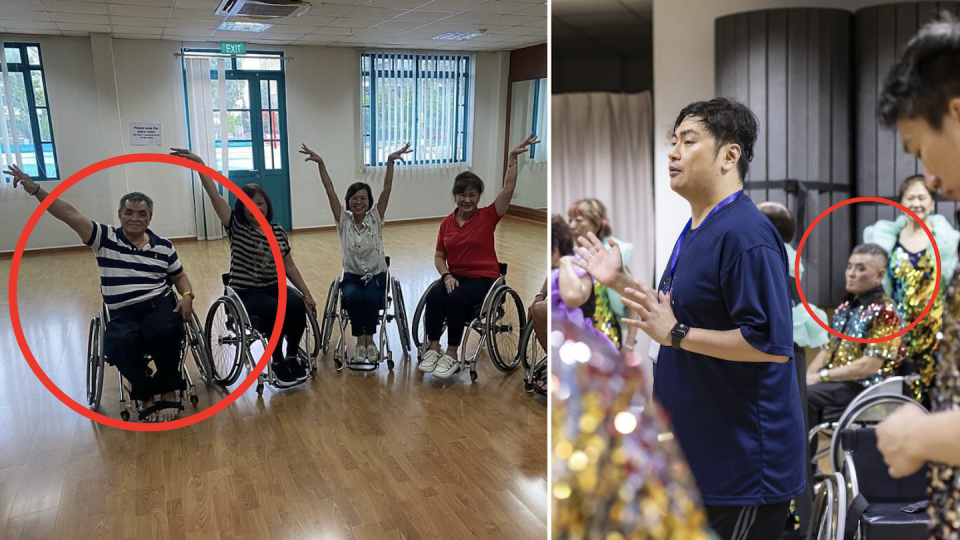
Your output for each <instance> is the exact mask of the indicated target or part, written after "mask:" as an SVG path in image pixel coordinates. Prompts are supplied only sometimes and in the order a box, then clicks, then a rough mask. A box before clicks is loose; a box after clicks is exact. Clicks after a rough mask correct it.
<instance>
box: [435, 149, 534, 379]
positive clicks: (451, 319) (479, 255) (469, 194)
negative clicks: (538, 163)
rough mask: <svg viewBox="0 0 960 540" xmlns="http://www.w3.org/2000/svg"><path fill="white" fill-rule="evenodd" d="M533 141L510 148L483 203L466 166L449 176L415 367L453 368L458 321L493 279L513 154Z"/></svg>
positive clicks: (478, 183)
mask: <svg viewBox="0 0 960 540" xmlns="http://www.w3.org/2000/svg"><path fill="white" fill-rule="evenodd" d="M538 142H540V141H538V140H537V138H536V137H534V136H532V135H531V136H530V137H528V138H527V139H526V140H525V141H523V142H522V143H520V145H519V146H517V147H516V148H514V149H513V150H511V151H510V157H509V159H508V160H507V171H506V173H505V174H504V177H503V189H501V190H500V193H499V194H497V198H496V199H495V200H494V201H493V204H491V205H489V206H485V207H483V208H479V207H478V206H477V205H478V204H479V203H480V196H481V195H482V194H483V180H481V179H480V177H479V176H477V175H476V174H474V173H472V172H469V171H466V172H462V173H460V174H458V175H457V178H456V180H454V182H453V197H454V200H455V201H456V203H457V207H456V208H455V209H454V211H453V212H452V213H451V214H450V215H448V216H447V217H445V218H444V219H443V222H441V223H440V232H439V234H438V235H437V253H436V255H435V256H434V263H435V264H436V266H437V271H438V272H440V278H441V279H442V280H443V284H444V286H443V287H434V288H433V289H431V290H430V293H429V294H428V295H427V305H426V314H425V317H424V326H425V327H426V332H427V339H428V340H429V345H428V350H427V352H425V353H424V354H423V359H422V360H421V362H420V365H419V366H418V368H419V369H420V371H423V372H425V373H433V374H434V375H436V376H437V377H440V378H441V379H449V378H450V377H452V376H453V374H454V373H456V372H457V368H458V366H459V361H458V354H459V353H458V350H459V349H460V341H461V340H462V339H463V329H464V326H465V325H466V324H467V323H469V322H470V320H471V319H473V314H474V311H475V309H476V307H477V306H478V305H480V304H481V303H483V299H484V297H485V296H486V295H487V292H488V291H489V290H490V287H491V286H492V285H493V282H494V281H496V280H497V278H498V277H500V264H499V261H498V260H497V251H496V248H495V247H494V237H493V233H494V231H495V230H496V229H497V223H499V222H500V218H501V217H503V215H504V214H506V213H507V209H508V208H509V207H510V200H511V199H512V198H513V192H514V190H515V189H516V187H517V159H518V157H519V156H520V154H523V153H525V152H526V151H527V150H528V147H529V146H530V145H533V144H537V143H538ZM444 321H446V323H447V350H446V352H443V353H442V352H441V349H440V335H441V334H442V333H443V323H444Z"/></svg>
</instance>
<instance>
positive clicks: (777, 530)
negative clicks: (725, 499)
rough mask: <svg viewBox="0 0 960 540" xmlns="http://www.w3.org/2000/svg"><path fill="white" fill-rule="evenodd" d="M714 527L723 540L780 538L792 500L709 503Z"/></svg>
mask: <svg viewBox="0 0 960 540" xmlns="http://www.w3.org/2000/svg"><path fill="white" fill-rule="evenodd" d="M705 508H706V510H707V520H708V521H709V522H710V528H711V529H713V530H714V532H716V533H717V535H718V536H719V537H720V538H721V539H723V540H777V539H778V538H780V536H781V535H782V534H783V524H784V523H785V522H786V520H787V514H788V513H789V512H790V503H789V502H782V503H777V504H761V505H759V506H706V507H705Z"/></svg>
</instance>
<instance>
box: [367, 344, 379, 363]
mask: <svg viewBox="0 0 960 540" xmlns="http://www.w3.org/2000/svg"><path fill="white" fill-rule="evenodd" d="M379 357H380V350H379V349H378V348H377V346H376V345H367V360H369V361H371V362H376V361H377V359H378V358H379Z"/></svg>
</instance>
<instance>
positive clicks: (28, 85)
mask: <svg viewBox="0 0 960 540" xmlns="http://www.w3.org/2000/svg"><path fill="white" fill-rule="evenodd" d="M30 47H36V49H37V65H36V66H34V65H32V64H30V58H29V54H28V52H27V50H28V49H29V48H30ZM2 49H3V50H2V51H0V54H3V55H4V56H6V54H7V49H17V50H19V51H20V62H13V63H11V62H7V72H9V73H14V72H16V73H24V79H23V86H24V93H25V94H26V98H27V112H28V113H29V118H30V133H31V135H33V141H34V148H33V151H34V156H35V158H36V160H37V175H36V176H31V177H30V178H31V179H32V180H34V181H36V182H52V181H58V180H60V160H59V159H57V143H56V136H55V135H54V129H53V113H52V110H51V107H50V90H49V87H48V86H47V74H46V72H45V70H44V67H43V51H42V50H41V47H40V44H39V43H27V42H21V41H16V42H14V41H7V42H4V43H3V46H2ZM34 71H39V72H40V83H41V84H42V85H43V93H44V96H45V98H46V100H45V101H46V105H43V106H40V107H38V106H37V101H36V96H35V95H34V92H33V77H32V75H33V72H34ZM37 109H46V111H47V122H48V123H49V125H50V141H49V142H45V141H44V140H43V138H42V135H41V132H40V119H39V117H38V116H37ZM17 144H19V143H17ZM45 144H49V145H50V152H51V154H52V155H53V166H54V167H56V169H57V174H56V175H54V176H48V175H47V171H46V169H47V163H46V159H45V157H44V155H43V145H45ZM11 152H12V149H11ZM21 154H22V152H21Z"/></svg>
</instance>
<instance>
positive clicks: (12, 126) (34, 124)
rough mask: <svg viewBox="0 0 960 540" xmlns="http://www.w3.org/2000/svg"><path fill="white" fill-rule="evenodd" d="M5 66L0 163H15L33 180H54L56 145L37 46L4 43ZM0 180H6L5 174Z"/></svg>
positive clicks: (56, 173) (1, 82)
mask: <svg viewBox="0 0 960 540" xmlns="http://www.w3.org/2000/svg"><path fill="white" fill-rule="evenodd" d="M3 53H4V58H5V60H6V65H7V73H6V76H5V77H0V105H2V107H0V122H3V126H0V128H2V129H0V165H2V166H3V167H4V168H5V167H6V166H8V165H9V164H11V163H13V164H15V163H16V162H17V157H16V155H17V152H18V151H19V153H20V160H21V162H22V164H23V170H24V172H26V173H27V174H29V175H30V176H31V177H32V178H33V179H34V180H58V179H59V178H60V171H59V167H58V166H57V147H56V144H55V143H54V139H53V124H52V120H51V119H50V102H49V101H48V99H47V83H46V80H45V78H44V73H43V58H42V57H41V55H40V45H39V44H36V43H4V44H3ZM7 85H9V86H7ZM0 181H10V180H9V178H8V177H5V178H4V179H3V180H0Z"/></svg>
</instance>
